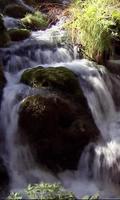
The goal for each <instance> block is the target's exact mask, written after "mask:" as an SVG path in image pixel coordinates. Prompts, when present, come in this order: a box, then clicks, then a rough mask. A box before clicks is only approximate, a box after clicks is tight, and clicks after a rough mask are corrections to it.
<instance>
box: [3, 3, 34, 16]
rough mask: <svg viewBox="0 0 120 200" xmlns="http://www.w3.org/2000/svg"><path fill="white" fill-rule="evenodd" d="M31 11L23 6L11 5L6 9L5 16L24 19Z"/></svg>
mask: <svg viewBox="0 0 120 200" xmlns="http://www.w3.org/2000/svg"><path fill="white" fill-rule="evenodd" d="M30 12H31V11H30V9H27V8H26V7H24V6H23V5H18V4H10V5H7V6H6V7H5V9H4V14H5V15H8V16H10V17H14V18H23V17H25V15H26V14H27V13H30Z"/></svg>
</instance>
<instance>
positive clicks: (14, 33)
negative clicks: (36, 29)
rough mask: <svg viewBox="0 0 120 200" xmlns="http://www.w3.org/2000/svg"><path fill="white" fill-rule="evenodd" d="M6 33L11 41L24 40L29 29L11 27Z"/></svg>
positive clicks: (27, 35) (28, 33)
mask: <svg viewBox="0 0 120 200" xmlns="http://www.w3.org/2000/svg"><path fill="white" fill-rule="evenodd" d="M8 33H9V36H10V38H11V41H21V40H25V39H27V38H28V37H29V36H30V31H29V30H27V29H17V28H13V29H9V30H8Z"/></svg>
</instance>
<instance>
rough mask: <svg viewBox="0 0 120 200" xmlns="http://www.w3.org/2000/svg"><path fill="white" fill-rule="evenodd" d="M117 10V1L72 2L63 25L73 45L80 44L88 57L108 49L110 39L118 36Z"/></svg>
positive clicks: (118, 19) (119, 28)
mask: <svg viewBox="0 0 120 200" xmlns="http://www.w3.org/2000/svg"><path fill="white" fill-rule="evenodd" d="M119 9H120V3H119V0H85V1H82V0H74V2H73V4H71V6H70V7H69V8H68V10H69V12H70V20H69V22H68V23H66V25H65V27H66V28H67V29H68V31H69V35H70V36H71V38H72V41H73V43H77V44H80V43H81V44H82V46H83V47H84V50H85V53H86V54H87V55H89V56H90V57H94V55H95V54H97V53H103V52H104V51H105V50H106V48H110V47H111V46H110V45H111V40H112V38H114V39H116V38H118V37H119V34H120V10H119ZM118 25H119V26H118Z"/></svg>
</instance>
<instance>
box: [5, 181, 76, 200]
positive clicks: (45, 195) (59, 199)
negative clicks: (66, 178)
mask: <svg viewBox="0 0 120 200" xmlns="http://www.w3.org/2000/svg"><path fill="white" fill-rule="evenodd" d="M25 197H28V198H29V199H38V200H50V199H51V200H75V196H74V195H73V193H71V192H68V191H66V190H65V189H64V188H63V187H62V186H61V185H59V184H48V183H41V184H35V185H28V187H27V188H26V189H25V190H24V191H23V192H21V193H20V192H19V193H13V192H12V193H11V194H10V195H9V197H8V200H10V199H12V200H19V199H24V198H25Z"/></svg>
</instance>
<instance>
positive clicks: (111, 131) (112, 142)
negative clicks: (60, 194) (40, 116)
mask: <svg viewBox="0 0 120 200" xmlns="http://www.w3.org/2000/svg"><path fill="white" fill-rule="evenodd" d="M21 2H22V3H23V1H21ZM9 20H10V19H9V18H7V23H6V26H8V27H11V26H12V25H10V24H9ZM61 21H62V19H61ZM62 23H63V22H62ZM13 25H14V24H13ZM60 32H61V34H59V33H60ZM65 38H66V36H65V32H64V31H62V30H61V22H59V23H58V24H57V25H56V26H53V27H52V28H50V29H47V30H46V31H36V32H33V33H32V35H31V37H30V38H29V39H26V40H25V41H24V42H22V43H21V42H16V43H13V44H11V46H10V47H8V48H3V49H2V48H1V49H0V55H1V58H2V59H1V62H2V65H3V66H5V76H6V79H7V85H6V87H5V89H4V94H3V100H2V104H1V112H0V123H1V127H2V130H3V132H4V134H5V136H6V146H7V149H8V153H7V155H5V156H4V160H5V163H6V160H7V163H6V165H7V168H8V170H9V174H10V177H11V190H16V189H22V188H23V187H24V186H26V185H27V184H28V183H37V182H40V181H48V182H61V183H62V184H63V185H64V186H65V187H66V188H69V189H70V190H71V191H73V192H75V194H76V196H78V197H81V196H83V195H86V194H88V195H91V194H94V193H96V192H99V194H100V195H101V196H103V197H114V196H117V195H118V194H119V190H118V188H119V182H120V180H119V177H120V147H119V146H120V131H119V130H120V120H119V117H120V112H119V111H117V110H116V107H115V103H114V101H113V98H112V95H111V91H110V90H111V88H109V87H108V85H109V84H106V82H105V80H104V78H103V76H102V75H101V74H104V75H105V76H109V75H107V73H106V71H105V69H104V67H102V66H99V69H98V67H97V66H96V65H95V64H94V63H92V62H90V61H87V60H74V58H75V55H76V54H75V53H74V51H73V50H72V48H70V47H66V46H65V45H64V44H62V42H61V41H64V40H65ZM37 65H42V66H44V67H47V66H48V65H49V66H53V67H58V66H61V65H62V66H65V67H68V68H69V69H71V70H73V71H74V72H75V73H76V74H77V76H78V77H79V81H80V85H81V87H82V89H83V92H84V94H85V96H86V98H87V100H88V104H89V107H90V109H91V111H92V114H93V118H94V120H95V122H96V125H97V127H98V128H99V130H100V132H101V138H100V140H99V141H98V143H97V144H89V145H88V146H87V147H86V149H85V151H84V152H83V154H82V156H81V159H80V162H79V166H78V170H77V171H74V172H73V171H65V172H64V173H60V174H59V175H58V177H57V178H56V177H55V176H53V175H52V174H51V173H49V172H47V171H45V170H43V169H40V168H38V167H37V165H36V163H35V161H34V159H33V157H32V155H31V153H30V150H29V148H28V146H23V145H21V144H20V143H19V138H16V130H17V122H18V117H19V116H18V110H19V104H20V102H21V101H22V100H24V98H25V97H26V96H29V95H31V94H37V93H39V92H44V91H39V90H33V89H31V88H30V87H28V86H25V85H24V84H20V83H19V80H20V77H21V74H22V72H23V70H24V69H25V68H28V67H33V66H37ZM108 79H109V77H108ZM109 81H110V80H109ZM86 185H88V187H86ZM108 185H109V188H108Z"/></svg>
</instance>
